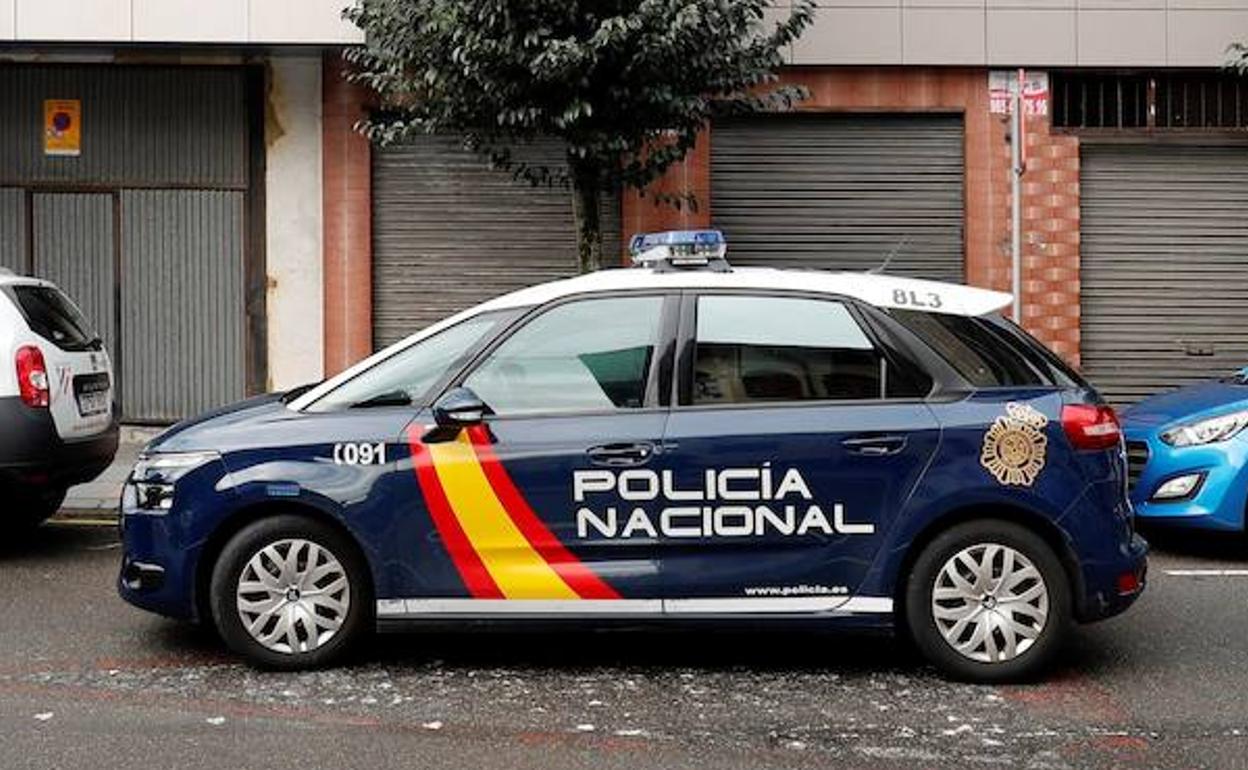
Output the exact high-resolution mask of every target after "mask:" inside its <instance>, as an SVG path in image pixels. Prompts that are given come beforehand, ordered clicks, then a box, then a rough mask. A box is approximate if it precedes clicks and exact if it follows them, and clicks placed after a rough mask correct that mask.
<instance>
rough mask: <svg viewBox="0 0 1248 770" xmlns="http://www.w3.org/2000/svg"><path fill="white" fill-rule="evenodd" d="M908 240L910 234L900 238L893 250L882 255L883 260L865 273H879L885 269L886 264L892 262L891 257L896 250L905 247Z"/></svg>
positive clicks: (895, 253)
mask: <svg viewBox="0 0 1248 770" xmlns="http://www.w3.org/2000/svg"><path fill="white" fill-rule="evenodd" d="M909 242H910V236H908V235H907V236H905V237H904V238H902V239H901V240H900V241H898V242H897V245H896V246H894V247H893V250H892V251H890V252H888V256H886V257H884V261H883V262H881V263H880V264H879V266H878V267H873V268H871V269H870V270H868V271H867V275H880V274H881V273H883V272H884V271H885V270H887V269H888V266H889V265H891V264H892V263H893V257H895V256H897V254H898V252H900V251H901V250H902V249H904V248H905V247H906V244H907V243H909Z"/></svg>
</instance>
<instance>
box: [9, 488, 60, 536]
mask: <svg viewBox="0 0 1248 770" xmlns="http://www.w3.org/2000/svg"><path fill="white" fill-rule="evenodd" d="M68 491H69V490H67V489H61V488H60V487H52V488H48V489H29V488H28V489H18V490H16V491H15V493H14V497H13V502H14V505H13V513H12V514H11V515H8V516H6V517H5V518H6V520H7V521H8V522H9V523H10V524H12V525H13V526H14V527H16V529H17V531H18V532H19V533H24V532H30V531H31V530H33V529H35V528H36V527H38V526H39V525H40V524H42V523H43V522H45V521H47V520H48V519H50V518H52V515H53V514H54V513H56V512H57V511H59V510H60V509H61V504H62V503H64V502H65V495H66V494H67V493H68Z"/></svg>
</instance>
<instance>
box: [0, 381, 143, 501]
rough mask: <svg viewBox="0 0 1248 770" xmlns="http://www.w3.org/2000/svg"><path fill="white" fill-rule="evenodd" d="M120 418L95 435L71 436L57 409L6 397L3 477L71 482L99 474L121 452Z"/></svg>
mask: <svg viewBox="0 0 1248 770" xmlns="http://www.w3.org/2000/svg"><path fill="white" fill-rule="evenodd" d="M118 434H119V430H118V426H117V422H116V421H114V422H112V423H111V424H110V425H109V426H108V428H107V429H106V430H104V431H102V432H100V433H97V434H96V435H94V436H88V437H86V438H82V439H74V440H65V439H62V438H61V436H60V434H59V433H57V431H56V423H55V422H53V420H52V414H51V413H50V412H49V411H48V410H46V409H31V408H30V407H28V406H26V405H25V404H24V403H22V401H21V399H19V398H16V397H10V398H0V481H3V482H7V483H10V484H16V485H18V486H33V487H69V486H73V485H74V484H82V483H84V482H87V481H90V480H91V479H94V478H95V477H96V476H99V475H100V474H101V473H103V472H104V469H105V468H107V467H108V466H109V464H110V463H111V462H112V461H113V457H114V456H115V455H116V454H117V442H118Z"/></svg>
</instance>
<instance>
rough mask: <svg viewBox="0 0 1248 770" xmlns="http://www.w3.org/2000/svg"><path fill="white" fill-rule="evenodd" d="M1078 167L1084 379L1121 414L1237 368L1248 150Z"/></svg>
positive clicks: (1164, 152)
mask: <svg viewBox="0 0 1248 770" xmlns="http://www.w3.org/2000/svg"><path fill="white" fill-rule="evenodd" d="M1082 156H1083V162H1082V171H1081V196H1082V203H1081V210H1082V222H1081V230H1082V237H1081V242H1082V269H1081V271H1082V289H1081V290H1082V295H1083V303H1082V304H1083V308H1082V337H1083V339H1082V351H1083V368H1084V373H1085V374H1086V375H1087V376H1088V378H1089V379H1090V380H1091V381H1092V383H1093V384H1095V385H1096V386H1097V387H1099V388H1100V389H1101V390H1102V391H1103V392H1104V393H1105V395H1106V396H1107V397H1108V398H1109V400H1110V401H1112V402H1115V403H1131V402H1134V401H1138V400H1139V399H1140V398H1143V397H1144V396H1147V395H1150V394H1153V393H1156V392H1159V391H1163V390H1167V389H1170V388H1175V387H1178V386H1181V385H1186V384H1189V383H1192V382H1196V381H1199V380H1204V379H1209V378H1212V377H1216V376H1223V375H1226V374H1230V373H1232V372H1234V371H1235V370H1237V369H1239V368H1240V367H1243V366H1248V332H1246V331H1245V330H1248V216H1245V212H1248V147H1175V146H1158V145H1152V146H1099V147H1098V146H1095V145H1092V146H1088V145H1085V146H1084V148H1083V152H1082Z"/></svg>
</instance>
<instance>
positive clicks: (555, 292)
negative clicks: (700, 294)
mask: <svg viewBox="0 0 1248 770" xmlns="http://www.w3.org/2000/svg"><path fill="white" fill-rule="evenodd" d="M637 289H737V290H747V291H799V292H806V293H813V294H827V295H829V296H841V297H851V298H853V299H857V300H860V301H862V302H865V303H867V304H869V305H874V306H876V307H881V308H902V309H906V310H921V311H925V312H931V313H943V314H946V315H959V316H981V315H986V314H988V313H991V312H993V311H996V310H1000V309H1001V308H1003V307H1005V306H1006V305H1009V304H1010V302H1011V301H1013V297H1012V296H1011V295H1009V294H1005V293H1003V292H999V291H991V290H989V289H979V288H975V287H973V286H962V285H960V284H954V283H942V282H939V281H925V280H920V279H917V278H898V277H894V276H889V275H879V274H874V273H845V272H840V273H834V272H828V271H820V270H778V269H775V268H762V267H739V268H733V269H732V270H731V271H728V272H716V271H714V270H708V269H700V270H670V271H663V270H656V269H652V268H643V267H633V268H621V269H612V270H600V271H598V272H596V273H589V274H586V275H579V276H576V277H575V278H567V279H564V280H561V281H551V282H549V283H543V284H538V285H537V286H530V287H529V288H526V289H520V290H519V291H513V292H511V293H510V294H504V295H502V296H500V297H496V298H494V299H492V300H489V301H487V302H484V303H482V304H480V305H477V306H476V307H472V308H469V309H467V310H465V311H463V312H461V313H457V314H455V315H453V316H451V317H449V318H446V319H443V320H442V321H439V322H437V323H435V324H433V325H431V326H427V327H425V328H424V329H422V330H420V331H418V332H416V333H415V334H413V335H411V336H409V337H407V338H406V339H403V340H400V341H399V342H396V343H395V344H393V345H391V346H390V347H388V348H385V349H384V350H380V351H378V352H377V353H374V354H373V355H371V356H369V357H368V358H366V359H364V360H363V361H360V362H359V363H358V364H356V365H355V366H352V367H351V368H349V369H347V370H346V371H344V372H342V373H340V374H338V375H336V376H334V377H332V378H330V379H328V380H326V381H325V382H323V383H321V384H320V385H317V386H316V387H315V388H313V389H312V390H310V391H308V392H307V393H305V394H303V395H302V396H300V397H299V398H297V399H294V400H293V401H291V402H290V404H288V406H289V407H290V408H291V409H294V410H301V409H304V408H305V407H307V406H309V405H311V404H312V403H313V402H315V401H316V400H318V399H320V398H321V397H322V396H323V395H325V394H326V393H328V392H330V391H331V390H333V389H334V388H336V387H338V385H340V384H341V383H343V382H346V381H347V380H350V379H351V378H353V377H355V376H356V375H357V374H359V373H360V372H362V371H364V370H366V369H369V368H371V367H372V366H373V365H375V364H377V363H378V362H380V361H383V360H385V359H387V358H389V357H390V356H392V355H394V354H395V353H397V352H399V351H400V350H403V349H404V348H407V347H409V346H411V345H414V344H415V343H417V342H419V341H421V340H423V339H425V338H426V337H430V336H433V335H434V334H437V333H438V332H440V331H442V330H443V329H445V328H447V327H449V326H453V325H455V324H457V323H459V322H460V321H463V320H464V319H466V318H471V317H472V316H475V315H478V314H480V313H486V312H490V311H493V310H508V309H515V308H525V307H533V306H536V305H544V304H546V303H548V302H553V301H555V300H558V299H562V298H564V297H571V296H575V295H579V294H593V293H601V292H612V291H627V290H637Z"/></svg>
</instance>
